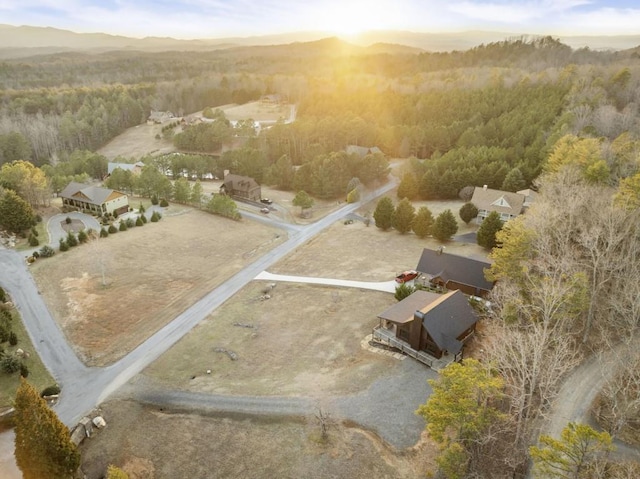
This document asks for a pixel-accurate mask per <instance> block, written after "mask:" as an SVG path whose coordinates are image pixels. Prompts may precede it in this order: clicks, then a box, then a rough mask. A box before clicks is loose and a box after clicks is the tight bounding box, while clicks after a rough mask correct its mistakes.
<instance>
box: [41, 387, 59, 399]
mask: <svg viewBox="0 0 640 479" xmlns="http://www.w3.org/2000/svg"><path fill="white" fill-rule="evenodd" d="M56 394H60V386H58V385H57V384H55V385H54V386H47V387H46V388H44V389H43V390H42V392H41V393H40V397H45V396H55V395H56Z"/></svg>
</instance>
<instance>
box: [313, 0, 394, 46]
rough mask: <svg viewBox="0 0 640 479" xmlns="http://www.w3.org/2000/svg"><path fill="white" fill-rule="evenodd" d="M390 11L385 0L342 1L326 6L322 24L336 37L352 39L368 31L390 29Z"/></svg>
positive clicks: (390, 7)
mask: <svg viewBox="0 0 640 479" xmlns="http://www.w3.org/2000/svg"><path fill="white" fill-rule="evenodd" d="M392 9H393V7H392V5H390V4H388V2H387V1H386V0H368V1H366V0H343V1H341V2H340V1H339V2H337V3H334V4H332V5H331V6H327V9H326V11H324V12H323V17H324V18H323V19H322V20H323V21H322V24H324V25H325V29H326V30H328V31H330V32H332V33H334V34H336V35H339V36H344V37H354V36H357V35H358V34H361V33H363V32H366V31H368V30H382V29H387V28H390V27H391V25H389V24H388V22H387V20H388V18H389V13H390V12H392V11H393V10H392Z"/></svg>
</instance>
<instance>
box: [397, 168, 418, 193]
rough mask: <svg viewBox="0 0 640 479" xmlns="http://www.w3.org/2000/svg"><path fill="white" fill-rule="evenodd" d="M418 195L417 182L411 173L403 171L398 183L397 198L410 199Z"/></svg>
mask: <svg viewBox="0 0 640 479" xmlns="http://www.w3.org/2000/svg"><path fill="white" fill-rule="evenodd" d="M416 196H418V182H417V181H416V178H415V176H413V174H412V173H405V174H404V175H403V176H402V181H400V185H398V198H400V199H403V198H408V199H410V200H412V199H414V198H415V197H416Z"/></svg>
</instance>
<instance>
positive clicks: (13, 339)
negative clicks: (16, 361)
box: [9, 331, 18, 346]
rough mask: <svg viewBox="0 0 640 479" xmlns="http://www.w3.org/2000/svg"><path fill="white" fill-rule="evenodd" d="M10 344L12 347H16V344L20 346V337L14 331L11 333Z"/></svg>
mask: <svg viewBox="0 0 640 479" xmlns="http://www.w3.org/2000/svg"><path fill="white" fill-rule="evenodd" d="M9 344H10V345H11V346H15V345H16V344H18V335H17V334H16V333H14V332H13V331H11V332H10V333H9Z"/></svg>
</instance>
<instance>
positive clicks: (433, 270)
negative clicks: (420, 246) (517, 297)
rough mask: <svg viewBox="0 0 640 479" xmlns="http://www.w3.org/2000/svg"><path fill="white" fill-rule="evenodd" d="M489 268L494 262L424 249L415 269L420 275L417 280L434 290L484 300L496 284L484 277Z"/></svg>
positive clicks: (442, 250) (441, 249) (441, 250)
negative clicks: (446, 290)
mask: <svg viewBox="0 0 640 479" xmlns="http://www.w3.org/2000/svg"><path fill="white" fill-rule="evenodd" d="M489 267H491V263H487V262H486V261H480V260H477V259H473V258H467V257H465V256H457V255H454V254H449V253H445V252H444V249H443V248H440V249H439V250H436V251H434V250H430V249H426V248H425V249H424V250H423V251H422V255H421V256H420V261H419V262H418V266H416V271H417V272H418V273H420V275H419V276H418V278H417V280H416V281H417V283H418V284H422V285H428V286H432V287H434V288H444V289H448V290H460V291H462V292H463V293H465V294H468V295H471V296H479V297H485V296H487V295H488V294H489V292H490V291H491V290H492V289H493V285H494V283H495V282H492V281H489V280H487V278H485V275H484V272H485V270H486V269H488V268H489Z"/></svg>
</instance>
